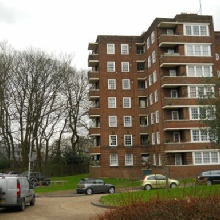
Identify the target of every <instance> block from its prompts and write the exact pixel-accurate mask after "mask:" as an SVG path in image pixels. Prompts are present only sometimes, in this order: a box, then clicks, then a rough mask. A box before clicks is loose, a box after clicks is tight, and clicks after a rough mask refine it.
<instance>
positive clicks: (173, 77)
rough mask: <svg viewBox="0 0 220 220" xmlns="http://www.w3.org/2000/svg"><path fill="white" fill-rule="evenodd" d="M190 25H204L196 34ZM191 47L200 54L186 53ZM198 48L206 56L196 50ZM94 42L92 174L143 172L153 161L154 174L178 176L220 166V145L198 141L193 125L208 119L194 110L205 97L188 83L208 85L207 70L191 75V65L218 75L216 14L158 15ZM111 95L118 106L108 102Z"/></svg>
mask: <svg viewBox="0 0 220 220" xmlns="http://www.w3.org/2000/svg"><path fill="white" fill-rule="evenodd" d="M186 26H187V27H186ZM190 27H191V28H192V32H194V31H195V30H197V29H198V34H194V33H193V34H189V33H188V34H186V30H187V28H190ZM193 28H194V29H195V30H194V29H193ZM195 33H197V32H195ZM109 44H110V45H109ZM107 45H108V46H107ZM148 46H149V47H148ZM190 46H192V47H193V48H194V49H192V50H194V51H193V52H194V53H195V54H192V55H189V54H186V53H187V52H186V50H189V52H188V53H190V48H191V47H190ZM107 47H109V48H111V49H112V50H111V52H108V51H107ZM122 47H123V48H124V47H125V48H124V51H123V52H124V54H123V52H122ZM187 47H189V49H187ZM200 47H201V48H202V49H201V51H200V52H199V53H204V55H203V54H202V55H201V54H199V55H197V54H196V53H197V52H198V51H197V48H200ZM88 49H89V50H90V51H92V53H91V54H90V55H89V57H88V66H89V67H91V70H90V71H89V72H88V77H89V82H90V85H91V88H90V91H89V98H90V101H91V103H92V107H91V108H90V111H89V114H90V118H91V120H92V121H93V126H92V127H91V128H90V137H91V138H92V139H93V145H92V146H91V148H90V153H91V165H90V175H91V176H94V177H117V178H119V177H121V178H131V179H142V178H143V169H144V168H146V167H148V166H149V165H150V168H151V169H152V172H154V173H155V172H160V173H164V174H168V175H172V176H173V177H176V178H180V177H190V176H195V175H197V174H198V172H200V171H201V170H204V169H208V168H210V169H211V168H212V167H213V168H216V167H219V168H220V155H219V152H217V153H214V154H212V153H211V152H216V151H215V149H212V146H211V144H210V142H209V141H208V140H207V141H195V140H193V137H192V131H193V130H199V129H200V128H201V125H202V126H205V124H201V121H199V120H192V115H191V114H192V113H191V109H192V108H199V103H198V97H193V98H192V97H191V95H189V93H190V91H191V90H190V89H191V88H190V87H193V86H194V87H201V85H202V86H204V84H205V83H204V77H203V76H202V77H195V76H193V77H192V76H190V75H189V67H191V69H192V67H193V68H198V69H202V71H205V69H207V68H208V69H209V71H210V72H212V73H213V77H216V76H217V74H218V72H219V70H220V61H219V60H218V59H216V57H217V55H218V54H219V51H220V33H219V32H215V31H214V25H213V19H212V16H203V15H196V14H179V15H176V16H175V17H174V18H173V19H171V18H169V19H168V18H156V19H155V20H154V21H153V22H152V24H151V26H150V27H149V28H148V30H147V31H146V32H144V33H143V34H142V35H140V36H115V35H99V36H97V39H96V42H95V43H89V47H88ZM199 50H200V49H199ZM206 50H208V51H206ZM209 50H210V51H209ZM126 52H128V53H126ZM191 52H192V51H191ZM206 53H207V54H206ZM109 62H111V63H109ZM108 65H109V68H110V70H108ZM122 65H124V66H125V70H127V71H123V69H122ZM195 71H197V69H196V70H195ZM202 74H203V73H202ZM208 74H211V73H208ZM109 80H111V82H110V81H109ZM123 83H125V85H124V84H123ZM126 83H127V84H129V85H130V86H128V85H127V84H126ZM123 85H124V87H123ZM111 86H112V87H111ZM126 86H127V87H126ZM109 97H111V98H112V99H113V101H112V102H113V103H115V105H116V106H115V107H109V102H110V101H109ZM125 99H126V101H127V102H129V104H128V105H129V106H125V104H126V103H127V102H126V103H125ZM109 116H112V117H113V118H111V120H113V121H114V123H113V124H114V125H113V126H110V122H109V121H110V118H109ZM125 116H126V120H128V122H129V126H125V121H124V120H125V118H124V117H125ZM152 118H153V120H152ZM129 120H130V121H129ZM110 136H111V138H113V142H114V141H115V142H114V143H116V144H112V143H113V142H112V140H110ZM153 137H155V140H154V138H153ZM125 139H126V140H127V142H126V141H125ZM125 142H126V143H127V144H125ZM195 154H196V155H195ZM200 154H201V155H202V157H207V154H208V155H209V157H212V156H213V155H215V156H216V155H217V161H216V162H214V163H213V162H210V163H207V162H206V163H203V162H201V163H200V162H198V161H199V158H198V157H199V155H200ZM110 158H111V160H110ZM125 158H127V160H126V159H125ZM206 159H207V158H206ZM125 160H126V161H125ZM146 160H147V161H146ZM204 160H205V159H204ZM215 160H216V158H215ZM201 161H203V158H202V159H201ZM210 161H211V159H210Z"/></svg>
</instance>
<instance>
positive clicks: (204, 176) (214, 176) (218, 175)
mask: <svg viewBox="0 0 220 220" xmlns="http://www.w3.org/2000/svg"><path fill="white" fill-rule="evenodd" d="M196 183H197V184H207V185H212V184H220V170H206V171H202V172H201V173H200V174H199V175H198V177H197V179H196Z"/></svg>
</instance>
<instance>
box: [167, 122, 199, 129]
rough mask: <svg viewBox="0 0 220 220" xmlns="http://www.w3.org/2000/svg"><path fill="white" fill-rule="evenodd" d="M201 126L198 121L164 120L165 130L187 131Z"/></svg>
mask: <svg viewBox="0 0 220 220" xmlns="http://www.w3.org/2000/svg"><path fill="white" fill-rule="evenodd" d="M199 126H201V123H200V121H197V120H164V121H163V128H164V129H163V130H164V131H167V130H185V129H190V128H195V127H199Z"/></svg>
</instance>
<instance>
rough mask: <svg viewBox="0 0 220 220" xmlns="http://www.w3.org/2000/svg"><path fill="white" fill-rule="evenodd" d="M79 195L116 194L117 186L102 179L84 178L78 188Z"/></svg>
mask: <svg viewBox="0 0 220 220" xmlns="http://www.w3.org/2000/svg"><path fill="white" fill-rule="evenodd" d="M76 192H77V193H85V194H87V195H91V194H93V193H114V192H115V186H114V185H112V184H107V183H105V182H104V181H103V180H102V179H97V178H83V179H81V180H80V182H79V184H78V185H77V188H76Z"/></svg>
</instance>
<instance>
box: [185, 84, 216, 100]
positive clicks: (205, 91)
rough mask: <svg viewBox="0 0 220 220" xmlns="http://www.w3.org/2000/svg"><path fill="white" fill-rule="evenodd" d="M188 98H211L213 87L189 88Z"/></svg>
mask: <svg viewBox="0 0 220 220" xmlns="http://www.w3.org/2000/svg"><path fill="white" fill-rule="evenodd" d="M188 91H189V97H191V98H199V97H200V98H201V97H202V98H213V97H214V87H213V86H208V85H206V86H189V87H188Z"/></svg>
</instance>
